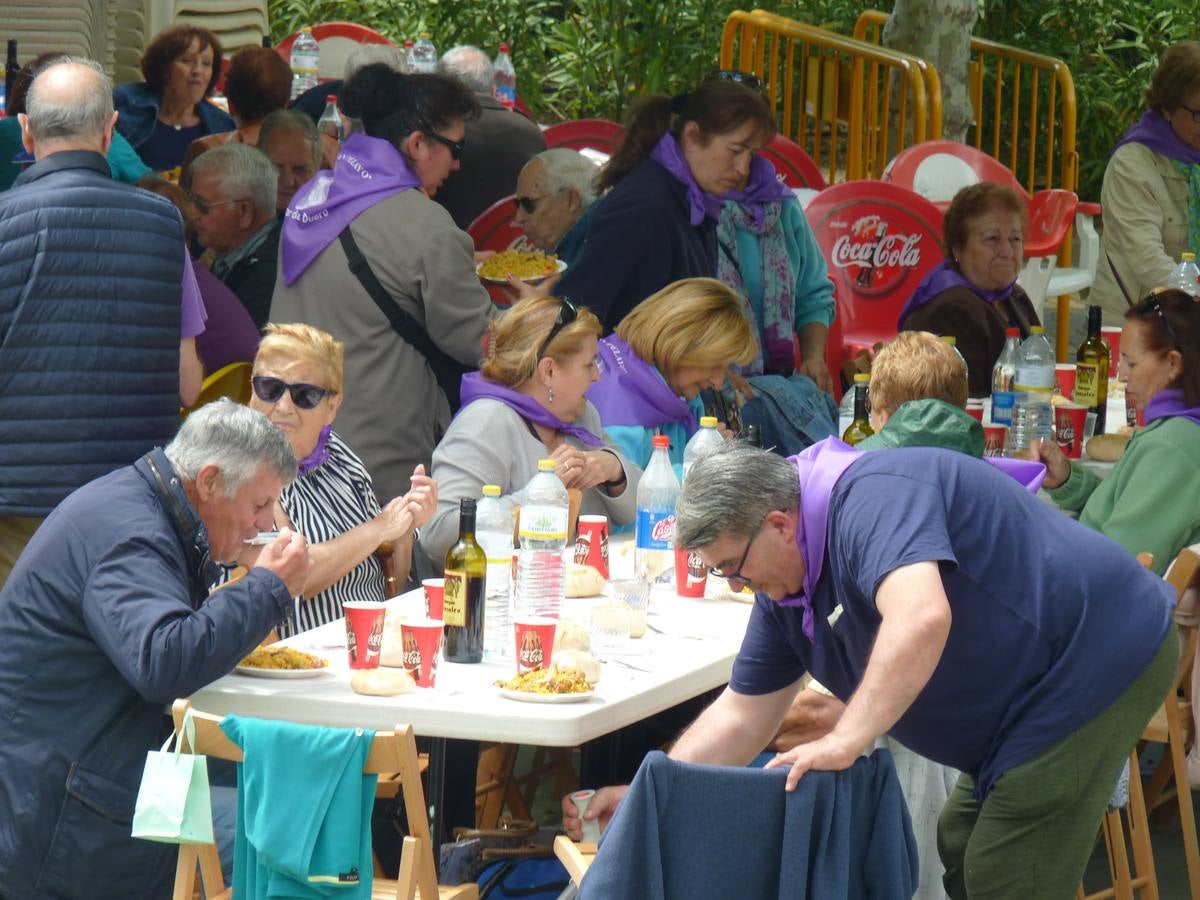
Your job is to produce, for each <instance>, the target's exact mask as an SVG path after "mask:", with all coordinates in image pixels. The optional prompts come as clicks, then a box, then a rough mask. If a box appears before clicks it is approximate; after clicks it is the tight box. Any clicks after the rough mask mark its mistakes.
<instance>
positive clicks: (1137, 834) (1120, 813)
mask: <svg viewBox="0 0 1200 900" xmlns="http://www.w3.org/2000/svg"><path fill="white" fill-rule="evenodd" d="M1101 831H1102V833H1103V834H1104V843H1105V845H1106V847H1107V850H1108V872H1109V876H1110V878H1111V882H1112V883H1111V885H1110V886H1108V887H1105V888H1102V889H1100V890H1098V891H1096V892H1094V893H1091V894H1085V893H1084V888H1083V885H1080V886H1079V891H1078V893H1077V894H1076V895H1075V896H1076V900H1109V898H1112V900H1135V898H1140V900H1158V878H1157V876H1156V874H1155V871H1154V852H1153V850H1152V848H1151V846H1150V823H1149V821H1148V820H1147V817H1146V800H1145V797H1144V795H1143V793H1142V781H1141V777H1140V775H1139V772H1138V756H1137V751H1136V750H1135V751H1134V752H1132V753H1130V754H1129V803H1128V804H1126V805H1125V806H1124V807H1122V808H1121V809H1110V810H1106V811H1105V813H1104V819H1103V820H1102V822H1101ZM1127 835H1128V840H1129V844H1128V847H1127V846H1126V836H1127ZM1130 850H1132V855H1133V868H1132V869H1131V868H1130V866H1129V857H1130Z"/></svg>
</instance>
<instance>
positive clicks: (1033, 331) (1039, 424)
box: [1012, 325, 1056, 450]
mask: <svg viewBox="0 0 1200 900" xmlns="http://www.w3.org/2000/svg"><path fill="white" fill-rule="evenodd" d="M1055 383H1056V381H1055V377H1054V348H1052V347H1051V346H1050V342H1049V341H1048V340H1046V329H1045V328H1043V327H1042V326H1041V325H1034V326H1033V327H1032V328H1030V329H1029V337H1027V338H1025V340H1024V341H1023V342H1022V343H1021V355H1020V359H1019V360H1018V362H1017V371H1016V374H1015V375H1014V376H1013V390H1014V391H1016V393H1017V395H1018V396H1017V398H1016V402H1015V403H1014V405H1013V425H1014V426H1016V424H1017V417H1018V411H1019V412H1020V414H1021V415H1022V416H1023V426H1024V427H1023V428H1022V429H1021V433H1020V434H1019V435H1018V434H1017V432H1016V431H1014V432H1013V438H1014V441H1015V440H1016V439H1017V438H1018V437H1019V438H1020V439H1022V440H1023V441H1024V443H1023V444H1016V445H1015V446H1013V448H1012V449H1013V450H1020V449H1023V448H1024V447H1027V446H1029V442H1030V441H1032V440H1034V439H1035V438H1036V439H1039V440H1046V441H1050V440H1054V411H1053V409H1052V407H1051V406H1050V398H1051V396H1052V395H1053V394H1054V385H1055ZM1021 395H1024V396H1021Z"/></svg>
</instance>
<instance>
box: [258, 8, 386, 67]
mask: <svg viewBox="0 0 1200 900" xmlns="http://www.w3.org/2000/svg"><path fill="white" fill-rule="evenodd" d="M312 34H313V37H315V38H316V39H317V43H318V44H320V45H321V73H320V77H321V80H322V81H327V80H329V79H332V78H341V77H342V71H343V69H344V66H345V63H346V57H347V56H349V55H350V53H351V51H352V50H353V49H354V45H356V44H390V45H391V46H393V47H394V46H396V44H395V42H394V41H392V40H390V39H389V38H388V37H386V36H385V35H382V34H380V33H379V32H378V31H376V30H375V29H373V28H368V27H367V26H366V25H359V24H357V23H355V22H322V23H321V24H320V25H314V26H313V27H312ZM299 35H300V32H298V31H297V32H296V33H295V34H293V35H290V36H289V37H287V38H286V39H284V40H282V41H280V42H279V43H278V44H276V45H275V52H276V53H278V54H279V55H280V56H282V57H283V59H284V62H289V63H290V61H291V56H292V44H294V43H295V42H296V38H297V37H299Z"/></svg>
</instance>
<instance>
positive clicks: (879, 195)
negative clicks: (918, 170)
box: [804, 181, 944, 373]
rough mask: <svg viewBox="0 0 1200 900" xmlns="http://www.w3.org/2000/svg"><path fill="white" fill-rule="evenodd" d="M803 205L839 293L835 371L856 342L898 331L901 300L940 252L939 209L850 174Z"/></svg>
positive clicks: (861, 344) (939, 257) (906, 192)
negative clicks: (845, 179)
mask: <svg viewBox="0 0 1200 900" xmlns="http://www.w3.org/2000/svg"><path fill="white" fill-rule="evenodd" d="M804 212H805V214H806V215H807V216H808V221H809V224H810V225H812V229H813V233H814V234H815V235H816V238H817V244H818V245H819V246H820V248H821V252H822V253H823V254H824V255H825V262H826V264H827V265H828V266H829V275H830V278H832V279H833V284H834V295H835V297H836V298H837V318H838V324H839V326H840V328H841V332H842V338H841V341H840V344H841V347H840V352H839V353H837V355H836V357H833V356H832V354H833V348H832V347H831V349H830V352H829V353H827V354H826V356H827V359H832V364H831V365H830V371H831V372H833V373H836V372H839V371H841V367H842V363H843V362H845V361H846V360H848V359H850V358H851V357H852V356H853V354H854V353H855V352H856V351H857V350H858V349H860V348H862V347H867V348H869V347H872V346H874V344H875V343H876V342H877V341H884V340H887V339H888V338H890V337H894V336H895V334H896V320H897V318H898V317H899V315H900V309H901V308H902V307H903V306H904V303H905V301H907V300H908V298H909V297H910V296H911V295H912V292H913V291H914V290H916V287H917V285H918V284H920V282H921V279H922V278H924V277H925V275H926V274H928V272H929V270H930V269H932V268H933V267H934V266H936V265H937V264H938V263H940V262H941V261H942V259H943V258H944V255H943V252H942V211H941V210H940V209H938V208H937V207H936V206H934V205H933V204H932V203H930V202H929V201H928V200H926V199H925V198H924V197H922V196H920V195H919V194H915V193H913V192H912V191H910V190H907V189H906V188H902V187H899V186H898V185H895V184H888V183H887V182H882V181H847V182H843V183H841V184H835V185H833V186H831V187H828V188H826V189H825V190H823V191H821V193H819V194H817V196H816V197H814V198H813V200H812V202H811V203H809V204H808V206H807V207H806V208H805V210H804ZM833 337H834V335H833V333H832V332H831V333H830V344H831V345H832V344H833V343H834V341H833Z"/></svg>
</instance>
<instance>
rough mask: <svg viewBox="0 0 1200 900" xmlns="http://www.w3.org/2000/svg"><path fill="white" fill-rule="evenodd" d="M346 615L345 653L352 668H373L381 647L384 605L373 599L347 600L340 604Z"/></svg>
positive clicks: (376, 663) (377, 660)
mask: <svg viewBox="0 0 1200 900" xmlns="http://www.w3.org/2000/svg"><path fill="white" fill-rule="evenodd" d="M342 610H343V612H344V613H345V617H346V654H347V656H348V657H349V658H350V668H352V669H374V668H376V667H377V666H378V665H379V651H380V650H381V649H382V647H383V619H384V607H383V604H382V603H379V602H377V601H373V600H348V601H347V602H345V603H343V604H342Z"/></svg>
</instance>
